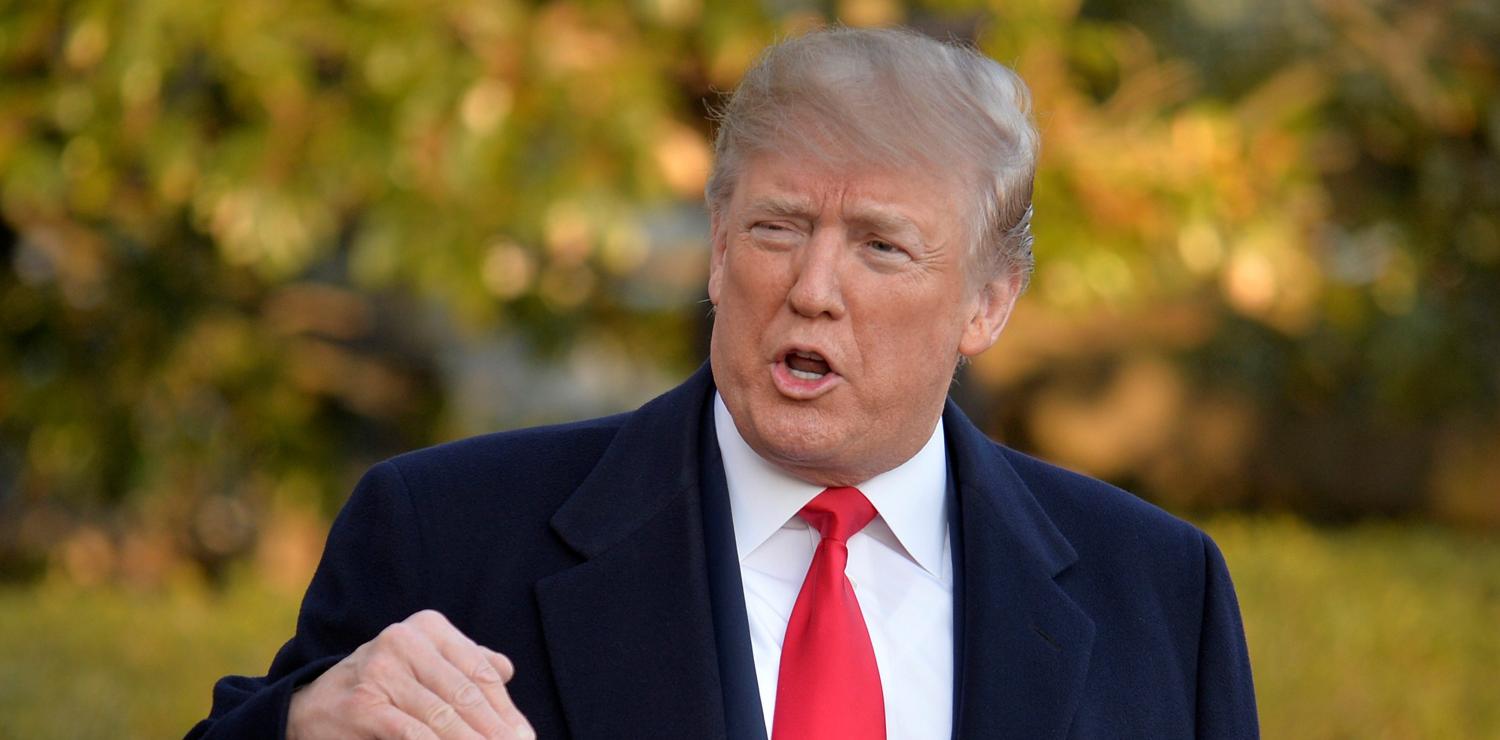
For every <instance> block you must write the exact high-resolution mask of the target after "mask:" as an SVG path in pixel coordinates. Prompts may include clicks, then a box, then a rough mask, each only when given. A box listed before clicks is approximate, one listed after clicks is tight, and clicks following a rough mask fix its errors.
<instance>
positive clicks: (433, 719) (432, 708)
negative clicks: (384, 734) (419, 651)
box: [390, 681, 485, 740]
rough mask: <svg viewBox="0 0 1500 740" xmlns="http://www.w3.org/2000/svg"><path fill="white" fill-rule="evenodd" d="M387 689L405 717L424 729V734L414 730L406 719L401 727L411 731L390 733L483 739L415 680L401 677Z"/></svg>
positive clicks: (447, 739)
mask: <svg viewBox="0 0 1500 740" xmlns="http://www.w3.org/2000/svg"><path fill="white" fill-rule="evenodd" d="M390 693H391V700H392V701H393V702H394V703H395V706H396V708H397V709H399V710H401V712H402V713H403V714H405V715H406V716H407V718H408V719H411V720H413V721H415V722H416V723H418V724H419V725H421V726H423V727H425V728H426V729H427V730H428V733H427V734H422V733H420V732H417V731H416V730H415V729H414V728H413V727H412V725H411V723H410V722H405V723H401V730H402V731H403V732H408V733H415V734H413V735H402V734H396V735H393V736H392V737H397V738H402V740H405V738H407V737H432V738H439V739H440V740H484V738H485V736H484V735H481V734H479V733H478V732H475V730H474V728H473V727H470V726H469V724H468V723H467V722H465V721H464V718H463V717H462V716H461V715H460V714H459V713H458V710H457V709H455V708H454V707H453V705H452V704H449V703H448V702H446V701H444V700H443V698H442V697H440V696H438V695H437V694H435V693H433V691H432V690H431V689H429V688H427V687H426V686H423V685H422V684H420V683H417V682H416V681H403V682H401V683H400V685H398V686H393V687H390ZM393 721H394V720H393Z"/></svg>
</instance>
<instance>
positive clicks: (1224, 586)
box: [1196, 535, 1260, 740]
mask: <svg viewBox="0 0 1500 740" xmlns="http://www.w3.org/2000/svg"><path fill="white" fill-rule="evenodd" d="M1203 567H1204V574H1203V576H1204V584H1203V625H1202V628H1201V631H1200V633H1199V637H1198V697H1197V709H1196V717H1197V725H1198V726H1197V736H1198V737H1199V738H1204V739H1205V740H1219V739H1220V738H1258V737H1260V728H1259V720H1258V718H1257V716H1256V712H1255V685H1254V684H1253V683H1252V682H1251V680H1250V655H1249V652H1248V650H1247V649H1246V646H1245V628H1244V625H1243V624H1241V622H1240V606H1239V601H1238V600H1237V599H1236V598H1235V595H1234V584H1233V583H1231V582H1230V580H1229V568H1228V566H1226V565H1225V564H1224V556H1223V555H1222V554H1221V553H1220V552H1219V548H1218V546H1217V545H1215V544H1214V542H1213V540H1211V539H1209V537H1208V535H1203Z"/></svg>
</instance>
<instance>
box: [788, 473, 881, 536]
mask: <svg viewBox="0 0 1500 740" xmlns="http://www.w3.org/2000/svg"><path fill="white" fill-rule="evenodd" d="M797 514H798V515H799V516H801V517H802V518H803V520H805V521H806V522H807V523H808V524H810V525H812V526H813V528H814V529H816V530H818V532H819V533H821V534H822V535H823V536H824V537H827V538H830V539H834V540H838V541H839V542H847V541H848V540H849V538H850V537H853V536H854V533H855V532H858V531H859V530H861V529H864V528H865V525H867V524H869V523H870V520H871V519H874V518H875V506H874V505H873V504H871V503H870V500H869V499H867V498H865V495H864V494H863V493H860V492H859V489H858V488H853V487H847V486H846V487H843V488H825V489H823V492H822V493H820V494H818V495H817V496H816V497H814V498H813V500H812V501H809V502H807V505H806V506H804V507H802V511H799V512H797Z"/></svg>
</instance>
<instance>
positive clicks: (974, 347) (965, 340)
mask: <svg viewBox="0 0 1500 740" xmlns="http://www.w3.org/2000/svg"><path fill="white" fill-rule="evenodd" d="M1020 295H1021V273H1020V272H1018V271H1016V270H1009V271H1006V272H1005V273H1003V274H1001V275H999V276H997V277H995V278H994V279H993V280H990V281H989V282H987V283H985V284H984V285H981V286H980V287H979V293H978V295H976V296H974V305H973V313H971V314H970V315H969V322H968V323H967V324H965V325H964V333H963V336H962V337H960V338H959V341H958V351H959V354H962V355H963V356H965V357H974V356H976V355H978V354H980V353H981V352H984V351H985V350H987V349H989V348H990V347H991V346H992V345H994V343H995V341H996V340H998V339H999V338H1000V331H1001V330H1003V329H1004V328H1005V322H1006V321H1008V320H1009V319H1010V312H1011V309H1013V308H1015V305H1016V299H1017V298H1019V297H1020Z"/></svg>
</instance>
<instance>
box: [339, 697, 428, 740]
mask: <svg viewBox="0 0 1500 740" xmlns="http://www.w3.org/2000/svg"><path fill="white" fill-rule="evenodd" d="M359 719H360V725H361V726H362V727H364V728H365V729H367V730H368V731H369V732H370V734H371V735H372V736H374V737H379V738H400V740H442V739H441V738H439V737H438V735H437V734H436V733H434V732H433V731H432V728H430V727H428V726H427V725H426V724H424V723H423V722H422V721H421V720H419V719H417V718H416V717H413V716H411V715H409V714H407V713H406V712H403V711H401V710H400V709H397V708H396V707H395V706H393V705H391V704H385V705H383V706H378V707H375V708H373V709H370V710H368V711H365V712H360V714H359Z"/></svg>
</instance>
